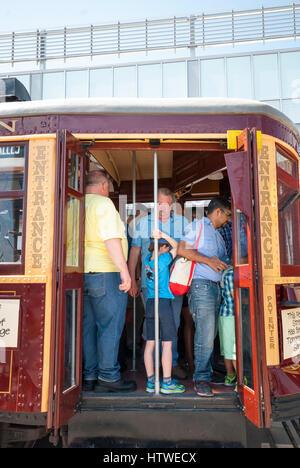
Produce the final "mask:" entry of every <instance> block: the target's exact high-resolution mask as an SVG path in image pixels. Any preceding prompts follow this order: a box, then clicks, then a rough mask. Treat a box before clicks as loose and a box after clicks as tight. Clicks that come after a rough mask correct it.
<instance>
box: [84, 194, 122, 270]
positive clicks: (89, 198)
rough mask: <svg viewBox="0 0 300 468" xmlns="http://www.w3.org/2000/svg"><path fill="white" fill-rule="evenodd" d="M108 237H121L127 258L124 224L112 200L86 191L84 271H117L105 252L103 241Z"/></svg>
mask: <svg viewBox="0 0 300 468" xmlns="http://www.w3.org/2000/svg"><path fill="white" fill-rule="evenodd" d="M108 239H121V244H122V248H123V252H124V257H125V259H126V260H127V253H128V242H127V237H126V232H125V226H124V224H123V222H122V220H121V218H120V215H119V213H118V211H117V210H116V208H115V206H114V204H113V202H112V201H111V200H110V199H109V198H108V197H103V196H101V195H96V194H90V193H88V194H86V195H85V247H84V248H85V250H84V272H85V273H89V272H99V273H108V272H118V271H119V270H118V268H117V267H116V265H115V264H114V263H113V261H112V260H111V258H110V256H109V254H108V252H107V249H106V246H105V243H104V241H106V240H108Z"/></svg>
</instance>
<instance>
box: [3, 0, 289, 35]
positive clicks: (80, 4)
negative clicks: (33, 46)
mask: <svg viewBox="0 0 300 468" xmlns="http://www.w3.org/2000/svg"><path fill="white" fill-rule="evenodd" d="M291 3H292V2H287V1H284V0H227V1H226V2H224V0H210V1H209V2H207V1H204V0H148V1H145V0H50V1H42V0H11V1H7V0H0V9H1V19H0V31H1V32H4V31H6V32H11V31H22V30H33V29H37V28H46V29H49V28H51V27H61V26H72V25H86V24H101V23H110V22H113V23H115V22H117V21H121V22H122V21H132V20H135V19H144V18H160V17H170V16H186V15H190V14H193V13H194V14H199V13H202V12H205V13H208V12H213V11H228V10H231V9H234V10H243V9H252V8H256V7H260V6H261V5H264V6H265V7H267V6H276V5H285V4H291Z"/></svg>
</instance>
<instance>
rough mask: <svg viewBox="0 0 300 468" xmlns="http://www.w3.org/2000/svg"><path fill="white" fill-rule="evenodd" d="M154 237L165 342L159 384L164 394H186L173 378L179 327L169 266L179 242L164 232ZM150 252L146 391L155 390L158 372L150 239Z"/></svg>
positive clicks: (147, 260)
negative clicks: (155, 240)
mask: <svg viewBox="0 0 300 468" xmlns="http://www.w3.org/2000/svg"><path fill="white" fill-rule="evenodd" d="M152 236H153V237H155V238H157V239H158V292H159V294H158V295H159V304H158V311H159V322H160V337H161V341H162V356H161V362H162V370H163V382H162V384H161V387H160V391H161V393H166V394H171V393H183V392H184V391H185V388H184V386H183V385H179V384H177V382H176V381H175V380H172V377H171V373H172V341H174V339H175V338H176V335H177V329H176V325H175V319H174V314H173V309H172V303H171V301H172V300H173V299H174V296H173V294H172V292H171V290H170V288H169V279H170V271H169V267H170V264H171V262H172V260H173V259H174V258H175V256H176V254H177V242H176V241H175V240H174V239H172V238H171V237H170V236H168V235H167V234H165V233H163V232H161V231H153V232H152ZM149 252H150V253H149V254H148V255H147V256H146V258H145V265H144V267H145V271H146V285H147V290H148V297H147V303H146V313H145V319H146V332H147V341H146V346H145V351H144V363H145V368H146V373H147V386H146V392H149V393H154V391H155V375H154V362H153V351H154V348H155V319H154V301H155V269H154V242H151V244H150V247H149Z"/></svg>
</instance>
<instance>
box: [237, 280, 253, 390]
mask: <svg viewBox="0 0 300 468" xmlns="http://www.w3.org/2000/svg"><path fill="white" fill-rule="evenodd" d="M239 301H240V310H241V321H240V326H241V337H242V372H243V374H242V382H241V383H242V384H244V385H246V386H247V387H249V388H251V389H254V386H253V365H252V344H251V313H250V292H249V289H248V288H239Z"/></svg>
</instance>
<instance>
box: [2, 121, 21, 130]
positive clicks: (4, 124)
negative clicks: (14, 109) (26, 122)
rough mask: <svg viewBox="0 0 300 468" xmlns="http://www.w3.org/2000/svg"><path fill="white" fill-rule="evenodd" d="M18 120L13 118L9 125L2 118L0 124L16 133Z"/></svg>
mask: <svg viewBox="0 0 300 468" xmlns="http://www.w3.org/2000/svg"><path fill="white" fill-rule="evenodd" d="M16 122H18V121H17V120H12V121H11V122H10V124H11V125H8V124H7V123H5V122H2V120H0V126H1V127H3V128H5V130H8V131H9V132H11V133H14V132H15V131H16Z"/></svg>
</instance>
